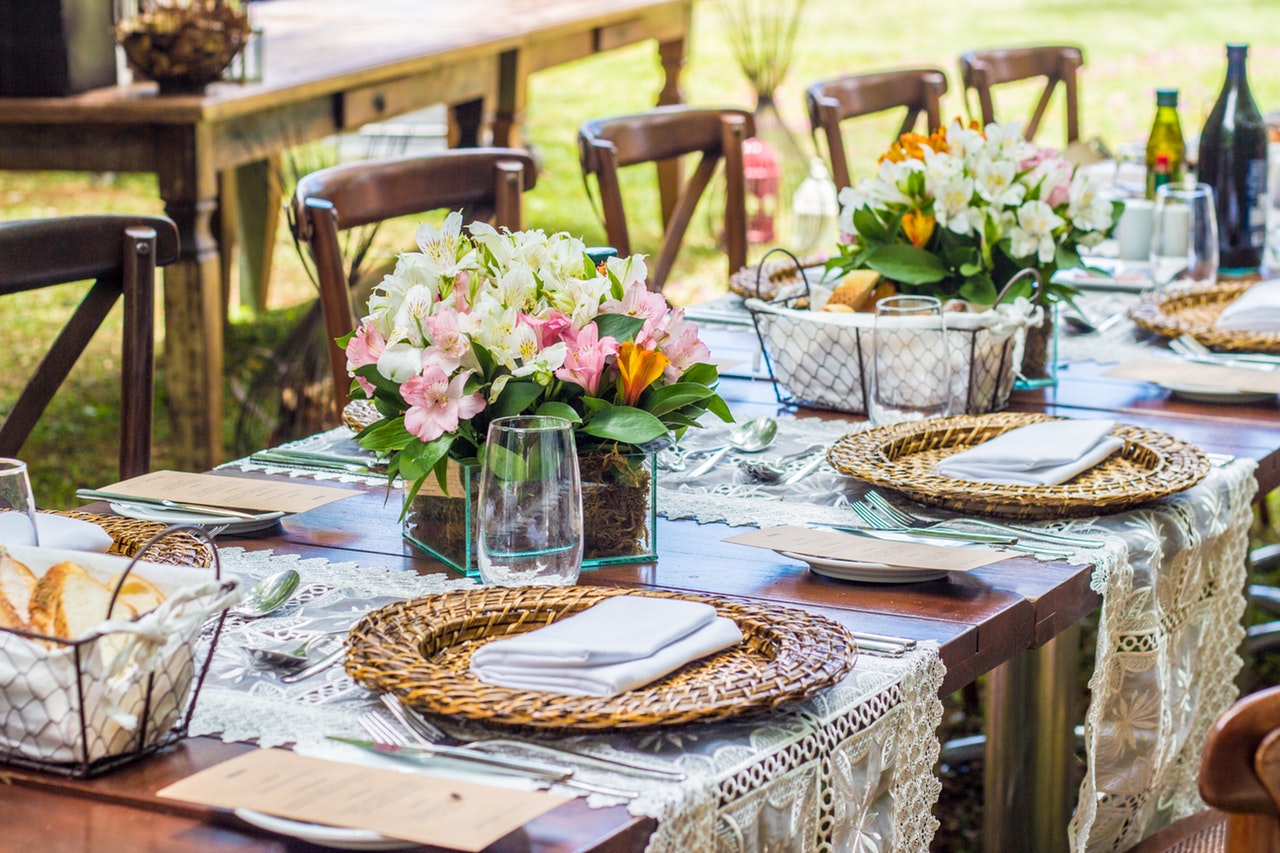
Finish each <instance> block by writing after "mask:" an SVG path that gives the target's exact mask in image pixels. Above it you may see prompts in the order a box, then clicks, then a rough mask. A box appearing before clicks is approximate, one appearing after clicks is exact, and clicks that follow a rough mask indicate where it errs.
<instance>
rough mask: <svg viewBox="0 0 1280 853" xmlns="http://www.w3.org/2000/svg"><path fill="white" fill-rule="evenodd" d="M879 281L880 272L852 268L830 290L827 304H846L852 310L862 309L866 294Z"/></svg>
mask: <svg viewBox="0 0 1280 853" xmlns="http://www.w3.org/2000/svg"><path fill="white" fill-rule="evenodd" d="M879 281H880V273H878V272H876V271H875V270H852V271H850V272H849V273H848V274H846V275H845V277H844V278H843V279H841V280H840V283H839V284H837V285H836V287H835V289H834V290H832V291H831V298H830V299H829V300H828V301H827V304H828V305H848V306H849V307H850V308H852V309H853V310H854V311H860V310H862V305H863V303H865V302H866V299H867V295H868V294H870V293H871V292H872V291H873V290H874V289H875V286H876V283H877V282H879Z"/></svg>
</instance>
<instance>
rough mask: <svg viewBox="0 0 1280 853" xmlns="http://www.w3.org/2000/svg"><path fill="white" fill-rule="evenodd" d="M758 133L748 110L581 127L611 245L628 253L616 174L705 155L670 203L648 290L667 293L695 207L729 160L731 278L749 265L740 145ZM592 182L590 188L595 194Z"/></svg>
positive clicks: (585, 163)
mask: <svg viewBox="0 0 1280 853" xmlns="http://www.w3.org/2000/svg"><path fill="white" fill-rule="evenodd" d="M754 135H755V121H754V119H753V117H752V115H751V113H750V112H748V111H747V110H740V109H731V108H725V109H719V108H709V107H687V106H670V107H657V108H656V109H653V110H650V111H649V112H645V113H639V114H637V115H627V116H615V117H612V118H599V119H592V120H591V121H587V122H584V123H583V124H582V127H581V128H579V130H578V156H579V160H580V162H581V164H582V175H583V180H584V182H585V181H586V180H587V177H588V176H590V175H595V178H596V187H597V188H598V191H599V197H600V207H601V212H602V214H603V216H604V227H605V233H606V235H607V237H608V240H609V244H610V245H611V246H613V248H615V249H617V250H618V254H619V255H622V256H624V257H625V256H626V255H630V254H631V253H632V250H633V246H632V242H631V232H630V229H629V227H628V221H627V214H626V209H625V206H624V204H623V198H622V186H621V183H620V181H619V178H618V170H619V169H625V168H627V167H629V166H635V165H638V164H641V163H662V162H664V161H670V160H673V159H675V158H678V157H681V156H683V155H686V154H693V153H700V154H701V155H702V156H701V158H700V160H699V161H698V165H697V168H696V169H695V170H694V171H693V173H692V174H691V175H690V176H689V178H688V179H687V180H686V181H685V182H684V185H683V186H682V187H681V188H680V191H679V197H678V200H677V201H676V202H675V203H674V205H673V206H672V207H670V208H668V207H666V206H664V209H663V227H664V229H665V231H664V233H663V236H662V245H661V247H660V248H659V250H658V259H657V261H656V262H654V263H651V264H650V265H649V269H650V277H649V288H650V289H651V290H655V291H661V290H662V288H663V286H664V285H665V284H666V283H667V278H668V276H670V274H671V266H672V264H673V263H674V262H675V259H676V254H677V253H678V252H679V250H680V244H681V242H682V241H683V240H684V235H685V232H686V231H687V230H688V228H689V223H690V221H691V220H692V219H693V212H694V209H695V208H696V207H697V204H698V200H699V199H700V198H701V197H702V194H703V191H704V190H706V188H707V185H708V184H709V183H710V182H711V178H712V176H713V175H714V174H715V170H716V167H717V166H718V165H719V163H720V161H721V160H723V161H724V175H725V186H726V192H725V210H724V240H725V248H726V252H727V254H728V257H729V273H730V274H733V273H735V272H737V271H738V270H740V269H742V268H743V267H744V266H746V263H747V202H746V174H745V172H744V168H743V158H742V142H743V140H745V139H747V138H749V137H751V136H754ZM589 186H590V185H589V184H588V191H590V189H589Z"/></svg>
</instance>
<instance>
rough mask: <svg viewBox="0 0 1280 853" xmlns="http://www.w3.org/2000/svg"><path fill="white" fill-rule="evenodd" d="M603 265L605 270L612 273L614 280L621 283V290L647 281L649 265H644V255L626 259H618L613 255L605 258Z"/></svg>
mask: <svg viewBox="0 0 1280 853" xmlns="http://www.w3.org/2000/svg"><path fill="white" fill-rule="evenodd" d="M604 265H605V269H607V270H608V271H609V272H611V273H613V277H614V278H616V279H617V280H618V281H620V282H622V289H623V290H626V289H627V287H628V286H630V285H631V284H633V283H635V282H637V281H638V282H641V283H645V282H647V281H648V280H649V265H648V264H647V263H645V256H644V255H631V256H630V257H627V258H619V257H617V256H616V255H615V256H614V257H611V258H606V259H605V262H604ZM606 281H607V279H606Z"/></svg>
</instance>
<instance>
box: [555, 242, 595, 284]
mask: <svg viewBox="0 0 1280 853" xmlns="http://www.w3.org/2000/svg"><path fill="white" fill-rule="evenodd" d="M586 253H587V246H586V244H585V243H583V242H582V240H580V239H579V238H577V237H571V236H570V235H568V234H564V233H560V234H556V235H554V236H553V237H552V239H551V240H550V241H549V242H548V243H547V252H546V255H547V260H546V264H545V266H544V269H545V270H547V271H548V276H547V278H551V279H553V280H554V281H556V282H557V283H560V284H564V283H567V282H568V281H569V280H570V279H581V278H582V276H583V275H584V274H585V273H584V267H583V263H582V258H583V256H584V255H585V254H586ZM544 283H545V282H544Z"/></svg>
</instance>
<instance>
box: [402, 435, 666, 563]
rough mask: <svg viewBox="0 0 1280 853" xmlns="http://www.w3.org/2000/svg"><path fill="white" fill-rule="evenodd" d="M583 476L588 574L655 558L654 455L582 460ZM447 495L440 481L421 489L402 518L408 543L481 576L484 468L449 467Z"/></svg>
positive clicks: (618, 453)
mask: <svg viewBox="0 0 1280 853" xmlns="http://www.w3.org/2000/svg"><path fill="white" fill-rule="evenodd" d="M578 468H579V471H580V472H581V476H582V527H583V537H584V542H583V559H582V568H583V570H584V571H587V570H590V569H593V568H596V567H598V566H609V565H614V564H617V563H646V562H652V561H653V560H656V559H657V558H658V541H657V529H658V525H657V521H658V500H657V498H658V468H657V454H655V453H651V452H648V451H643V450H638V449H625V450H613V451H588V452H585V453H581V454H579V457H578ZM447 480H448V487H449V488H448V493H447V494H446V493H445V492H444V491H442V490H441V489H440V487H439V483H438V482H437V481H436V479H435V477H430V478H428V479H427V482H426V483H424V484H423V486H422V489H421V491H419V492H418V494H417V496H416V497H415V498H414V499H413V503H412V504H411V505H410V506H409V511H408V513H406V515H405V519H404V525H403V532H404V538H405V539H406V540H407V541H408V542H409V543H410V544H412V545H413V546H414V547H416V548H418V549H419V550H422V551H425V552H426V553H428V554H430V555H431V556H433V557H435V558H436V559H438V560H440V561H441V562H443V563H445V564H446V565H448V566H449V567H450V568H453V569H455V570H456V571H459V572H461V573H462V574H465V575H466V576H468V577H479V576H480V570H479V568H478V567H477V565H476V534H477V532H478V530H479V524H480V516H479V499H478V498H479V493H480V466H479V464H476V463H472V464H461V463H457V462H454V461H453V460H450V462H449V472H448V477H447Z"/></svg>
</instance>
